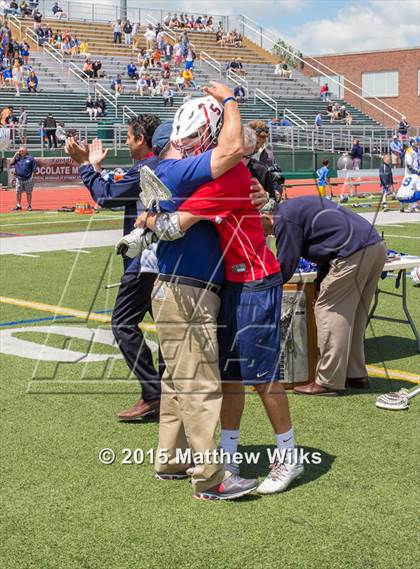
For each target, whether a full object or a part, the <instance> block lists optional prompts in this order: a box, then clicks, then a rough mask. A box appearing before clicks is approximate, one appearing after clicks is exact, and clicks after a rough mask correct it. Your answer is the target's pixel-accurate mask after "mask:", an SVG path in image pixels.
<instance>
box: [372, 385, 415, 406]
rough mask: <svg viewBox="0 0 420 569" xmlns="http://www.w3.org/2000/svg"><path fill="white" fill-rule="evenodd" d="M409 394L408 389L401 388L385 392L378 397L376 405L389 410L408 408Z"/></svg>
mask: <svg viewBox="0 0 420 569" xmlns="http://www.w3.org/2000/svg"><path fill="white" fill-rule="evenodd" d="M408 395H409V392H408V390H407V389H400V390H399V391H396V392H393V393H383V394H382V395H379V397H378V398H377V399H376V407H379V409H388V410H389V411H404V410H405V409H408V405H409V403H408V400H409V397H408Z"/></svg>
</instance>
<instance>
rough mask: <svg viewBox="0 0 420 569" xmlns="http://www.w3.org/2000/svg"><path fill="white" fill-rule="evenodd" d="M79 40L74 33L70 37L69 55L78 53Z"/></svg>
mask: <svg viewBox="0 0 420 569" xmlns="http://www.w3.org/2000/svg"><path fill="white" fill-rule="evenodd" d="M79 46H80V41H79V38H78V37H77V35H76V34H74V35H73V36H71V37H70V47H71V55H72V56H76V55H79V53H80V50H79Z"/></svg>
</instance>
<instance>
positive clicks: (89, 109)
mask: <svg viewBox="0 0 420 569" xmlns="http://www.w3.org/2000/svg"><path fill="white" fill-rule="evenodd" d="M85 111H86V113H87V114H88V115H89V120H91V121H93V120H96V117H97V115H98V111H97V109H96V106H95V104H94V102H93V101H92V97H91V95H89V96H88V98H87V99H86V102H85Z"/></svg>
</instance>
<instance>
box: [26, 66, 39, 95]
mask: <svg viewBox="0 0 420 569" xmlns="http://www.w3.org/2000/svg"><path fill="white" fill-rule="evenodd" d="M26 85H27V87H28V91H29V93H37V92H38V77H37V76H36V74H35V71H34V70H32V71H31V72H30V73H29V77H27V79H26Z"/></svg>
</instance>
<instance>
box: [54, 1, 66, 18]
mask: <svg viewBox="0 0 420 569" xmlns="http://www.w3.org/2000/svg"><path fill="white" fill-rule="evenodd" d="M52 13H53V14H54V16H56V17H57V18H58V19H59V20H61V19H62V18H67V16H66V14H65V13H64V10H63V8H61V6H60V5H59V3H58V2H55V3H54V6H53V7H52Z"/></svg>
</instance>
